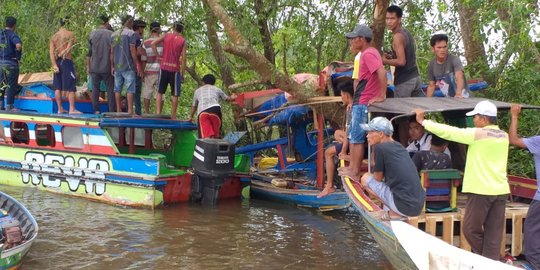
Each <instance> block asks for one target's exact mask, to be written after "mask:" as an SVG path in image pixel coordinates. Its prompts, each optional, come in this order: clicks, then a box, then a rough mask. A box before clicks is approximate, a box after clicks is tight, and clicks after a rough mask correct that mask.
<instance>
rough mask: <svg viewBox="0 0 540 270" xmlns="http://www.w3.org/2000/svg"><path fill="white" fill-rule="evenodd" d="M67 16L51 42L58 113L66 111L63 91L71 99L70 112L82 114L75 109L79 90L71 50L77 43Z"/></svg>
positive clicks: (62, 20) (50, 53) (50, 52)
mask: <svg viewBox="0 0 540 270" xmlns="http://www.w3.org/2000/svg"><path fill="white" fill-rule="evenodd" d="M67 20H68V19H67V18H65V19H61V20H60V29H59V30H58V32H56V33H55V34H54V35H53V36H52V38H51V42H50V43H49V56H50V58H51V63H52V66H53V70H54V75H53V88H54V97H55V99H56V105H57V106H58V113H65V112H66V111H65V110H64V108H63V107H62V92H67V97H68V101H69V114H80V113H81V112H79V111H77V110H76V109H75V92H76V91H77V86H76V83H77V80H76V77H75V66H74V65H73V60H72V59H73V58H72V56H71V50H72V49H73V44H74V43H75V36H74V35H73V32H71V31H69V30H68V29H67V28H66V23H67Z"/></svg>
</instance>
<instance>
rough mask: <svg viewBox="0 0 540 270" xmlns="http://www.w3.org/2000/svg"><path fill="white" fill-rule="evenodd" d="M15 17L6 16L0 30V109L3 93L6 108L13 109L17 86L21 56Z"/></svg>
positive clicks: (1, 107) (2, 106)
mask: <svg viewBox="0 0 540 270" xmlns="http://www.w3.org/2000/svg"><path fill="white" fill-rule="evenodd" d="M16 25H17V19H15V18H13V17H11V16H8V17H6V21H5V27H6V28H5V29H3V30H0V101H1V102H0V110H4V93H6V95H7V99H6V102H5V103H6V109H8V110H11V109H13V103H14V102H15V93H16V92H17V89H18V87H19V83H18V80H19V63H20V61H21V56H22V42H21V39H20V38H19V36H18V35H17V34H15V27H16Z"/></svg>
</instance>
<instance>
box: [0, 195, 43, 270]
mask: <svg viewBox="0 0 540 270" xmlns="http://www.w3.org/2000/svg"><path fill="white" fill-rule="evenodd" d="M0 210H1V211H2V213H1V215H2V217H1V218H0V226H1V228H2V241H1V244H0V269H18V268H19V267H20V265H21V262H22V259H23V257H24V255H26V253H27V252H28V250H30V247H31V246H32V243H33V242H34V240H35V239H36V237H37V235H38V224H37V222H36V220H35V219H34V217H33V216H32V214H30V212H29V211H28V210H27V209H26V207H24V205H22V204H21V203H20V202H18V201H17V200H15V199H14V198H12V197H11V196H9V195H7V194H5V193H3V192H0ZM12 235H15V236H12ZM14 238H17V239H19V240H20V241H19V242H16V243H14V242H12V240H11V239H14Z"/></svg>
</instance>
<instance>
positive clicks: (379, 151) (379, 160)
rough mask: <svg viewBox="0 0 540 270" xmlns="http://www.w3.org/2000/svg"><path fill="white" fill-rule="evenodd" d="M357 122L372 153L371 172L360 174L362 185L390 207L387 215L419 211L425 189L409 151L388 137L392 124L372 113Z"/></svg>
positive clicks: (402, 214)
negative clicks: (365, 121)
mask: <svg viewBox="0 0 540 270" xmlns="http://www.w3.org/2000/svg"><path fill="white" fill-rule="evenodd" d="M361 126H362V129H364V130H365V131H366V132H367V141H368V144H369V145H370V146H372V147H373V148H374V150H373V152H374V153H373V154H374V155H375V166H374V168H373V174H371V173H365V174H364V175H363V176H362V179H361V184H362V186H364V187H367V188H368V190H369V191H371V192H372V193H374V194H375V195H376V196H377V197H378V198H379V199H380V200H381V201H382V202H383V203H384V206H385V209H390V210H391V211H389V216H390V217H395V216H396V215H398V216H397V217H399V216H408V217H412V216H418V215H420V213H421V212H422V208H423V207H424V200H425V196H426V193H425V191H424V189H423V188H422V185H421V184H420V178H419V176H418V173H417V171H416V167H415V165H414V163H413V162H412V159H411V158H410V157H409V153H408V152H407V150H406V149H405V148H404V147H403V145H401V144H400V143H398V142H396V141H394V140H393V139H392V133H393V132H394V128H393V127H392V124H391V123H390V121H388V119H386V118H384V117H375V118H373V120H371V121H370V122H369V123H368V124H362V125H361ZM383 179H384V182H383Z"/></svg>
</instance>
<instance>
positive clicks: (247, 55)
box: [204, 0, 307, 102]
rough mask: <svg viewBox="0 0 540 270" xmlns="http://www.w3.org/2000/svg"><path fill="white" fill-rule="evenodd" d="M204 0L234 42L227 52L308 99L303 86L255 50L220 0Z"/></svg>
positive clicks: (273, 82)
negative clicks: (278, 69)
mask: <svg viewBox="0 0 540 270" xmlns="http://www.w3.org/2000/svg"><path fill="white" fill-rule="evenodd" d="M204 1H205V2H206V3H207V4H208V6H209V7H210V9H211V10H212V13H213V14H214V15H215V16H216V17H217V19H218V20H219V21H220V22H221V23H222V24H223V27H224V29H225V32H226V33H227V35H228V36H229V38H230V40H231V41H232V42H233V44H230V45H227V46H226V47H225V48H224V49H225V51H226V52H229V53H232V54H234V55H236V56H239V57H241V58H243V59H245V60H246V61H247V62H248V63H249V65H250V66H251V68H252V69H253V70H254V71H256V72H257V73H258V74H259V75H260V76H261V78H262V79H263V80H265V81H270V82H271V83H272V84H274V85H276V86H277V87H279V88H281V89H282V90H283V91H286V92H289V93H290V94H291V95H293V96H294V97H295V98H296V99H298V100H299V101H300V102H302V101H305V100H306V98H307V96H306V95H305V92H306V91H304V89H303V87H302V86H301V85H300V84H298V83H296V82H295V81H294V80H292V79H291V78H289V77H288V76H287V75H285V74H283V73H281V72H279V71H277V70H276V68H275V66H274V65H273V64H272V63H271V62H270V61H269V60H268V59H267V58H266V57H265V56H263V55H261V54H260V53H258V52H257V51H255V49H254V48H253V47H252V46H251V45H250V44H249V43H248V42H247V40H246V39H245V38H244V37H243V36H242V34H240V32H239V31H238V29H237V28H236V26H235V25H234V23H233V21H232V20H231V18H230V17H229V16H228V15H227V13H226V12H225V10H223V7H222V6H221V5H220V4H219V1H218V0H204Z"/></svg>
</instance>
